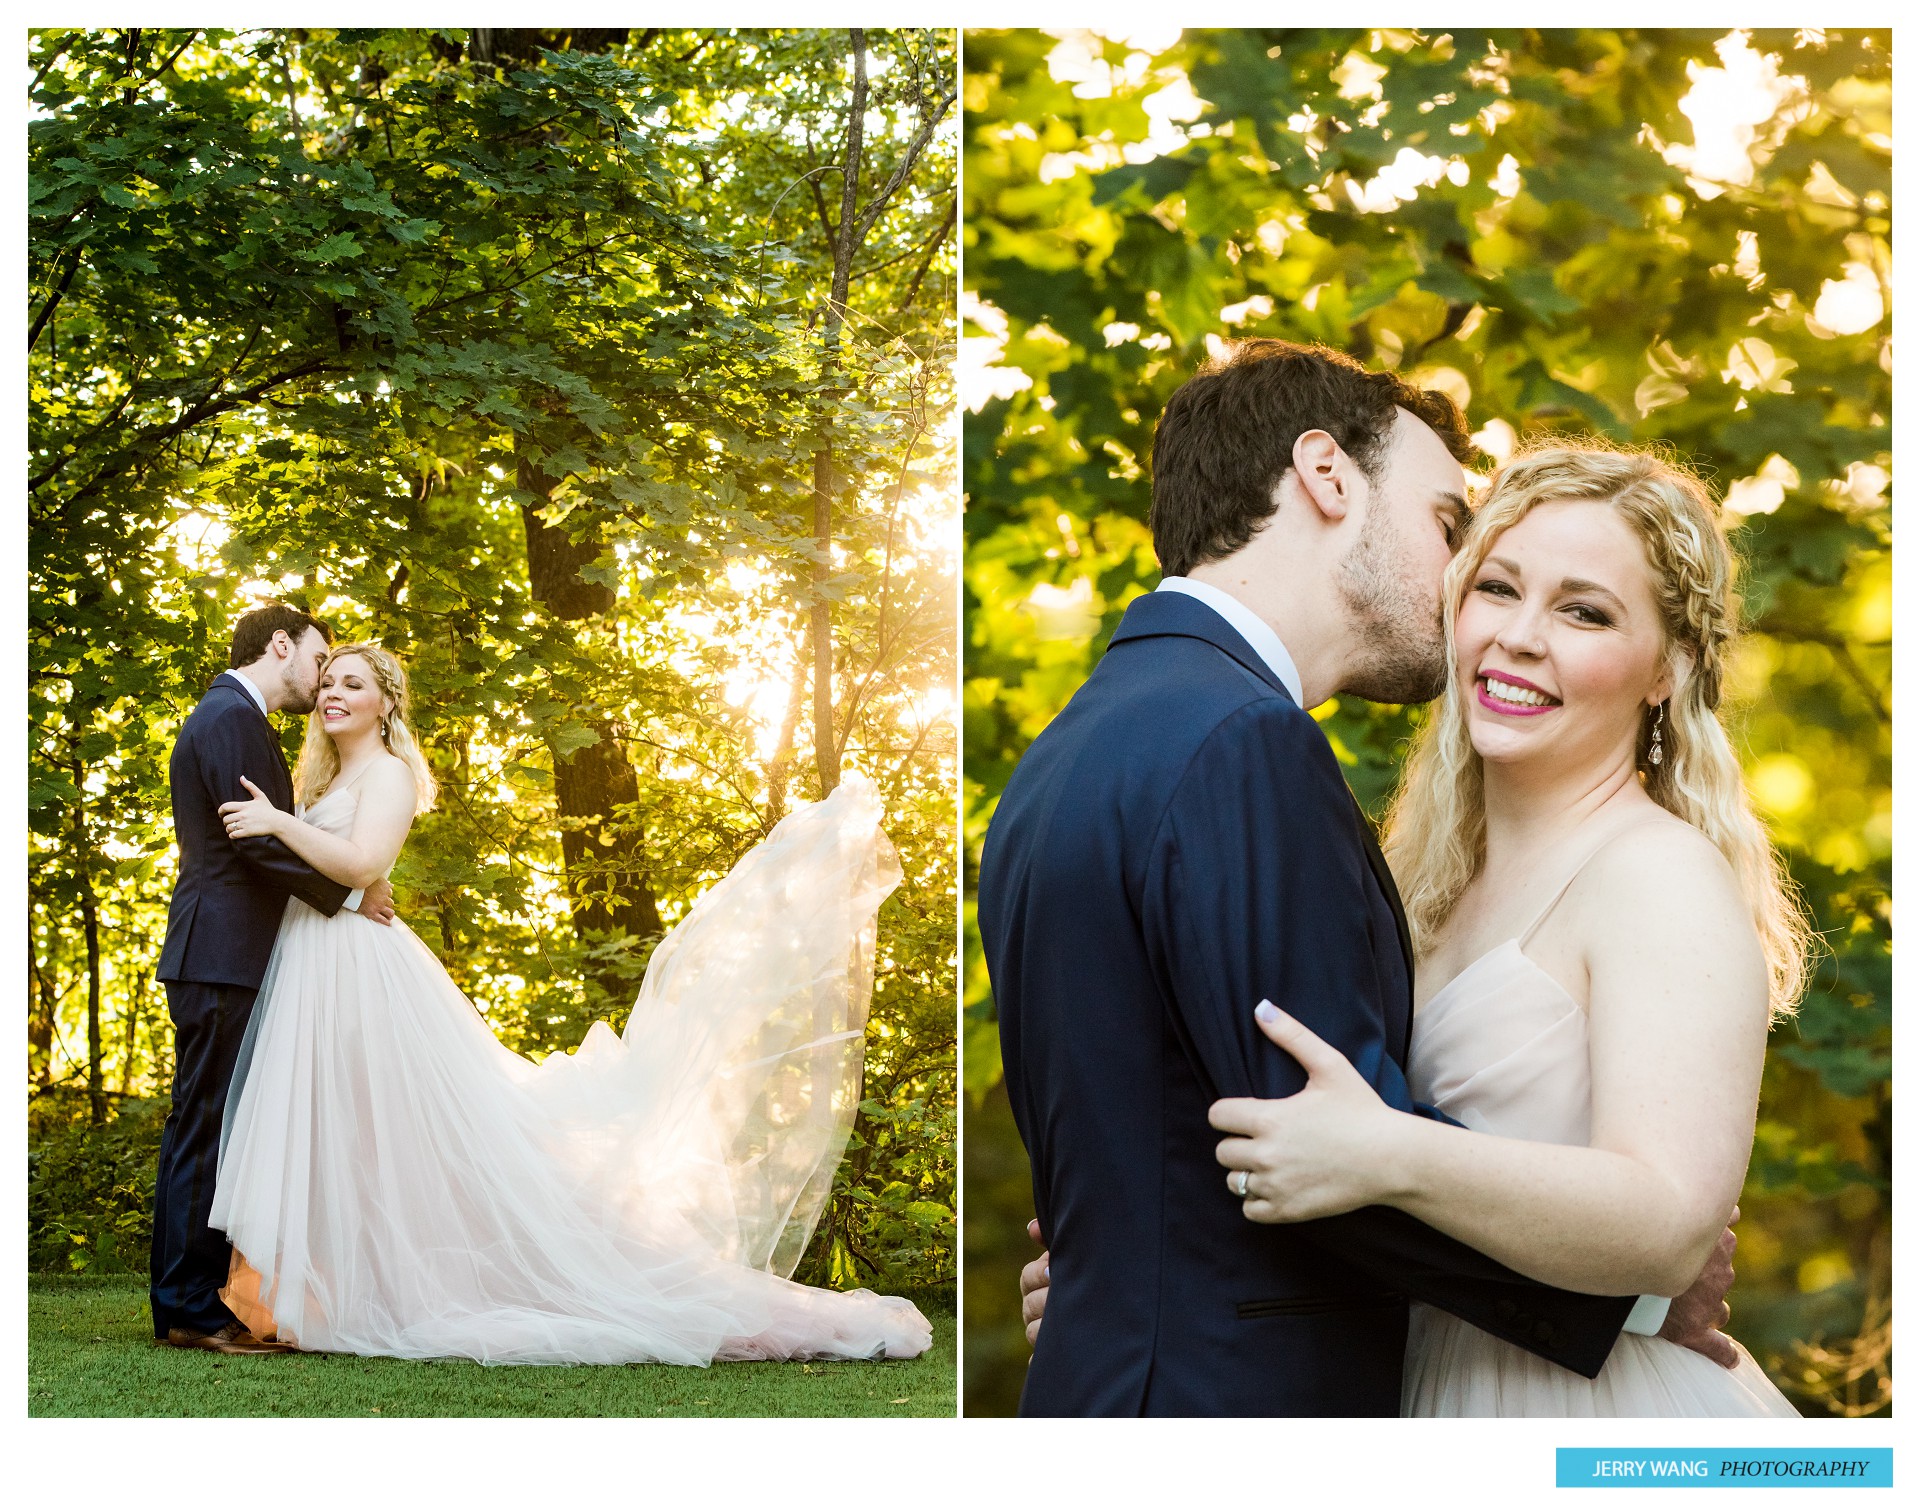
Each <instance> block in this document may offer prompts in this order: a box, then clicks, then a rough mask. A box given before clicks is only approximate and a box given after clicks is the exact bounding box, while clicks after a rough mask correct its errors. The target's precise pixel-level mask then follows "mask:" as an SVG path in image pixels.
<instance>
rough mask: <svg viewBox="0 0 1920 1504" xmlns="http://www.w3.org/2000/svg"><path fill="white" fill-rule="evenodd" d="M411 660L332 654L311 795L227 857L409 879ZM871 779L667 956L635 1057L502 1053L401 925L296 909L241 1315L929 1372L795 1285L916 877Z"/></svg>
mask: <svg viewBox="0 0 1920 1504" xmlns="http://www.w3.org/2000/svg"><path fill="white" fill-rule="evenodd" d="M408 711H409V699H408V689H407V680H406V674H405V671H404V670H403V669H402V667H401V665H400V663H399V661H398V660H397V659H396V658H395V657H394V656H393V655H392V654H390V653H388V652H387V651H386V650H384V649H383V648H381V647H379V646H378V645H377V644H374V643H366V642H362V643H349V644H346V645H343V646H340V647H337V648H335V649H334V650H333V652H332V654H331V655H330V656H329V658H328V660H327V663H326V666H325V669H324V672H323V674H322V677H321V681H320V692H319V702H318V705H317V706H316V708H315V710H314V712H313V715H312V716H311V718H310V719H309V722H308V729H307V739H306V744H305V747H304V749H303V751H302V753H301V757H300V763H299V768H298V771H297V773H296V785H297V793H298V796H299V797H300V799H301V800H302V801H303V804H304V813H303V814H301V815H299V816H297V817H296V816H294V815H289V814H286V813H285V812H283V811H280V810H277V809H275V808H274V806H273V805H272V803H271V802H270V801H269V800H267V799H266V798H265V797H264V796H263V795H261V794H260V793H259V791H258V790H257V789H254V788H253V787H252V785H251V784H249V785H248V789H249V791H250V792H252V794H253V795H254V797H253V798H252V799H250V800H242V801H236V802H234V803H230V804H227V805H225V806H223V807H222V811H221V813H222V817H223V819H224V820H225V821H226V826H227V833H228V834H229V836H231V837H234V838H236V839H237V838H240V837H246V836H258V835H272V836H277V837H279V839H280V840H282V841H283V842H285V843H286V845H288V846H289V847H291V848H292V849H293V850H294V851H295V852H296V853H298V854H299V855H300V856H301V857H302V858H303V859H305V860H306V861H307V862H308V863H310V864H311V865H312V866H313V867H315V868H316V869H318V870H319V871H321V872H323V873H325V874H326V875H327V876H329V877H332V878H335V879H336V880H338V881H340V882H344V883H347V884H349V885H350V886H359V885H361V884H364V883H367V882H369V881H371V880H372V879H373V878H375V877H378V876H381V875H384V874H385V873H386V872H387V871H388V869H389V868H390V867H391V866H392V865H393V862H394V860H395V859H396V858H397V857H398V855H399V853H400V849H401V846H402V844H403V843H404V842H405V840H406V837H407V832H408V829H409V827H410V826H411V825H412V823H413V819H414V816H415V815H416V814H417V813H418V812H419V811H421V810H424V809H426V808H428V807H430V806H431V803H432V800H433V796H434V783H433V777H432V774H431V772H430V771H429V769H428V767H427V763H426V760H425V758H424V757H423V756H422V754H421V751H420V747H419V744H418V743H417V742H416V741H415V739H414V737H413V734H412V731H411V730H410V728H409V725H408ZM879 820H880V803H879V798H878V795H877V793H876V792H875V790H874V788H873V786H872V784H871V783H869V782H866V781H865V780H860V779H849V780H848V781H847V782H845V783H843V784H842V785H841V786H840V787H839V788H838V789H837V790H835V791H834V793H833V794H832V795H831V796H830V797H828V798H827V799H825V800H823V801H822V802H821V803H819V804H815V805H811V806H808V807H806V808H803V809H801V810H798V811H796V812H795V813H793V814H792V815H789V816H788V817H787V818H786V819H785V820H783V821H782V822H781V823H780V824H779V825H778V826H777V827H776V828H775V830H774V831H773V833H772V834H771V835H770V836H769V837H768V838H767V839H766V840H765V841H763V842H761V844H760V845H759V846H757V847H756V848H755V849H754V850H753V851H752V852H750V853H749V854H748V855H747V856H746V857H745V858H744V859H743V860H742V861H741V862H740V863H739V865H738V866H736V867H735V868H734V869H733V871H732V872H731V873H730V874H729V875H728V876H727V877H726V878H725V879H724V880H723V881H722V882H720V883H719V884H718V885H716V886H715V887H714V888H713V889H712V890H710V891H709V892H708V893H706V894H705V895H704V896H703V897H702V898H701V899H700V900H699V902H697V903H696V904H695V905H694V906H693V908H692V909H691V910H690V911H689V912H688V914H687V916H686V918H685V919H684V920H683V921H682V922H681V923H680V924H679V925H678V926H676V927H675V929H674V930H673V931H672V933H670V934H669V935H668V936H667V937H666V938H665V939H664V940H662V941H661V942H660V945H659V946H658V948H657V949H656V950H655V952H654V955H653V958H652V960H651V963H650V964H649V966H648V969H647V974H646V979H645V982H644V983H643V985H642V987H641V990H640V996H639V999H638V1001H637V1002H636V1003H635V1005H634V1009H633V1015H632V1017H631V1019H630V1020H629V1022H628V1024H627V1028H626V1031H625V1033H624V1034H623V1035H621V1036H616V1035H615V1034H614V1033H613V1031H612V1030H611V1029H609V1028H608V1027H607V1025H606V1024H604V1023H596V1024H594V1026H593V1027H592V1029H591V1030H590V1031H589V1032H588V1035H587V1038H586V1040H585V1042H584V1043H583V1044H582V1045H581V1047H580V1049H579V1050H578V1052H577V1053H575V1054H573V1055H567V1054H562V1053H556V1054H554V1055H552V1056H550V1057H549V1058H548V1059H546V1060H545V1061H543V1062H541V1063H538V1064H536V1063H535V1062H533V1061H531V1060H528V1059H525V1058H524V1057H522V1056H520V1055H517V1054H515V1053H514V1052H513V1051H511V1050H509V1049H507V1048H506V1047H505V1046H504V1045H502V1044H501V1043H500V1042H499V1041H498V1040H497V1039H496V1038H495V1036H494V1034H493V1032H492V1030H491V1029H489V1028H488V1026H487V1024H486V1022H485V1020H484V1019H482V1018H481V1016H480V1015H479V1013H478V1012H476V1011H475V1009H474V1007H473V1005H472V1004H471V1003H470V1002H469V1001H468V1000H467V998H466V997H465V996H464V995H463V994H462V993H461V992H460V990H459V989H458V988H457V987H456V986H455V985H454V983H453V981H452V979H451V978H449V977H448V976H447V974H446V972H445V971H444V970H443V969H442V968H441V966H440V964H439V962H438V961H437V960H436V959H435V958H434V956H433V954H432V952H431V951H429V950H428V949H427V947H426V946H425V945H423V944H422V943H421V942H420V941H419V939H418V938H416V937H415V936H414V935H413V933H412V932H411V931H410V930H408V929H407V927H406V926H405V925H404V924H401V923H399V922H397V921H396V922H395V923H394V924H393V925H392V926H391V928H384V927H382V926H379V925H373V924H362V923H355V922H354V921H353V919H352V918H351V917H344V916H343V917H341V918H340V919H339V922H335V920H334V919H330V918H328V917H326V916H323V915H321V914H319V913H318V912H316V911H314V910H312V909H309V908H307V907H305V906H304V905H302V904H299V903H296V902H290V903H289V904H288V906H287V911H286V915H285V917H284V918H283V919H282V921H281V925H280V932H279V936H278V938H277V940H276V942H275V947H274V952H273V959H272V961H271V962H270V964H269V966H268V969H267V974H266V979H265V981H264V982H263V984H262V986H261V989H260V995H259V1002H258V1004H257V1006H256V1007H255V1009H254V1013H253V1018H252V1022H251V1024H250V1026H249V1029H248V1033H247V1038H246V1041H245V1043H244V1044H243V1046H242V1050H241V1058H240V1065H239V1067H238V1069H237V1071H236V1073H235V1078H234V1084H233V1087H232V1089H231V1091H230V1093H229V1097H228V1102H229V1107H228V1112H227V1119H226V1122H225V1125H224V1132H223V1140H222V1148H221V1156H220V1165H219V1175H218V1184H217V1189H216V1191H215V1196H214V1203H213V1216H212V1224H213V1226H214V1227H216V1228H219V1229H222V1230H224V1231H225V1233H226V1235H227V1237H228V1240H229V1241H230V1242H231V1243H232V1244H233V1249H234V1253H233V1271H232V1278H231V1282H230V1284H229V1285H228V1287H227V1289H226V1290H224V1291H222V1298H223V1299H224V1300H225V1301H226V1302H227V1303H228V1305H229V1306H231V1307H232V1308H233V1309H234V1310H235V1311H236V1312H237V1313H238V1314H239V1315H240V1316H241V1317H242V1319H243V1320H245V1321H246V1322H247V1324H248V1325H249V1326H250V1327H251V1328H253V1329H254V1331H255V1332H256V1333H257V1334H260V1335H265V1334H267V1333H268V1332H276V1331H277V1333H278V1335H279V1336H280V1337H281V1339H283V1340H284V1341H287V1342H289V1343H291V1344H293V1345H295V1346H297V1347H301V1348H307V1349H313V1350H318V1351H329V1352H351V1353H359V1354H365V1355H379V1356H388V1357H400V1358H438V1357H465V1358H472V1359H476V1360H478V1361H480V1362H483V1363H640V1362H654V1363H681V1364H705V1363H709V1362H712V1361H714V1360H717V1359H719V1360H725V1359H759V1358H769V1359H784V1358H878V1357H888V1358H911V1357H917V1356H918V1355H919V1354H921V1353H923V1352H925V1351H926V1349H927V1347H928V1345H929V1342H930V1334H931V1328H930V1327H929V1325H928V1323H927V1321H926V1319H925V1318H924V1317H923V1316H922V1315H921V1314H920V1312H919V1311H918V1310H916V1309H915V1308H914V1306H913V1305H912V1304H911V1303H910V1302H908V1301H906V1300H903V1299H900V1298H898V1297H893V1296H887V1297H882V1296H877V1295H874V1294H872V1293H871V1292H869V1291H866V1290H854V1291H846V1292H841V1291H833V1290H822V1289H813V1288H809V1287H807V1286H804V1285H797V1284H794V1283H792V1282H791V1281H790V1280H788V1279H787V1278H785V1277H784V1276H786V1275H787V1274H789V1273H791V1271H792V1269H793V1266H794V1264H795V1263H796V1262H797V1261H798V1259H799V1256H800V1254H801V1252H802V1250H803V1249H804V1247H805V1245H806V1242H807V1239H808V1237H809V1236H810V1234H811V1232H812V1229H813V1225H814V1222H815V1220H816V1219H817V1217H818V1215H819V1212H820V1209H821V1207H822V1205H823V1204H824V1202H825V1199H826V1196H827V1192H828V1190H829V1189H830V1188H831V1185H832V1180H833V1174H834V1169H835V1166H836V1165H837V1164H838V1162H839V1157H840V1152H841V1149H842V1147H843V1146H844V1143H845V1139H846V1131H847V1124H848V1121H849V1118H850V1115H851V1112H852V1109H853V1106H854V1104H855V1103H856V1102H857V1101H858V1098H859V1088H860V1065H861V1040H862V1035H863V1030H864V1025H865V1019H866V1009H867V1001H868V997H869V994H870V992H871V987H872V970H871V966H872V945H873V934H874V916H875V912H876V911H877V910H878V908H879V906H880V902H881V900H882V899H884V898H885V897H886V895H887V893H888V892H889V891H891V890H892V888H893V887H894V885H895V884H896V883H897V882H898V881H899V875H900V874H899V864H898V862H897V860H896V859H895V858H894V855H893V851H892V848H891V847H890V846H889V845H888V843H887V841H886V838H885V836H883V835H882V834H881V833H880V829H879Z"/></svg>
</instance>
